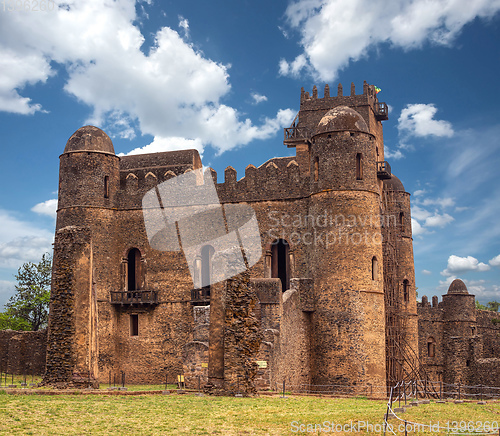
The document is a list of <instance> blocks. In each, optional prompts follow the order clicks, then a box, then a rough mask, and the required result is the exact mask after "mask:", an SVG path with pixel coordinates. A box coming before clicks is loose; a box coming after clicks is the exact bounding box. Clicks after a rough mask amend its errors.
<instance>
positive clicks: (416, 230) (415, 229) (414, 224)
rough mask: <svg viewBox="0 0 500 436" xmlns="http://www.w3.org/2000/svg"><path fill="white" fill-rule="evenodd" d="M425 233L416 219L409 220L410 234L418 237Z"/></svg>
mask: <svg viewBox="0 0 500 436" xmlns="http://www.w3.org/2000/svg"><path fill="white" fill-rule="evenodd" d="M426 232H427V230H426V229H424V228H423V227H422V226H421V225H420V223H419V222H418V221H417V220H416V219H414V218H412V219H411V233H412V235H413V236H420V235H423V234H424V233H426Z"/></svg>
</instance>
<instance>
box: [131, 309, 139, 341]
mask: <svg viewBox="0 0 500 436" xmlns="http://www.w3.org/2000/svg"><path fill="white" fill-rule="evenodd" d="M130 336H139V315H137V314H136V313H134V314H132V315H130Z"/></svg>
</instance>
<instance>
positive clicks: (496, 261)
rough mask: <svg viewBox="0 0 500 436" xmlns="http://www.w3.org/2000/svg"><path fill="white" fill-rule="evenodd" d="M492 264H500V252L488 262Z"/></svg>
mask: <svg viewBox="0 0 500 436" xmlns="http://www.w3.org/2000/svg"><path fill="white" fill-rule="evenodd" d="M488 263H489V264H490V265H491V266H500V254H499V255H498V256H495V257H494V258H493V259H490V261H489V262H488Z"/></svg>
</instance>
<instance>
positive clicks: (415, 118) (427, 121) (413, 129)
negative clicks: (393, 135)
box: [398, 104, 454, 137]
mask: <svg viewBox="0 0 500 436" xmlns="http://www.w3.org/2000/svg"><path fill="white" fill-rule="evenodd" d="M436 112H437V108H436V107H435V106H434V105H433V104H409V105H407V106H406V107H405V108H404V109H403V110H402V111H401V115H400V116H399V119H398V129H399V131H400V133H403V134H404V135H408V136H417V137H418V136H420V137H425V136H438V137H442V136H445V137H451V136H453V133H454V132H453V128H452V126H451V123H449V122H448V121H443V120H435V119H434V115H436Z"/></svg>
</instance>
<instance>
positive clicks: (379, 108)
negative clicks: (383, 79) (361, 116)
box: [375, 102, 389, 121]
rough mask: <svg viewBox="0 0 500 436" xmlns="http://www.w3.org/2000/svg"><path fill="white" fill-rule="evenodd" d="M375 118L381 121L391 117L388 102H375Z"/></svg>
mask: <svg viewBox="0 0 500 436" xmlns="http://www.w3.org/2000/svg"><path fill="white" fill-rule="evenodd" d="M375 118H377V120H379V121H383V120H388V119H389V108H388V107H387V104H386V103H380V102H377V103H375Z"/></svg>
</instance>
